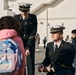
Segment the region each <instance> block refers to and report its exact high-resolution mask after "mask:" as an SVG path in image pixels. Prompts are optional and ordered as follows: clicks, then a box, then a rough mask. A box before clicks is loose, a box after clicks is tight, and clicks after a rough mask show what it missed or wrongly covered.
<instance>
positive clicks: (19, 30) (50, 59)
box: [0, 3, 76, 75]
mask: <svg viewBox="0 0 76 75" xmlns="http://www.w3.org/2000/svg"><path fill="white" fill-rule="evenodd" d="M30 6H31V4H28V3H20V4H19V10H20V11H21V13H20V14H18V15H15V16H14V17H11V16H4V17H2V18H0V40H4V39H7V38H12V39H13V40H14V41H16V42H17V43H18V45H19V47H20V51H21V53H22V58H23V60H22V65H21V67H20V69H19V70H18V71H17V70H16V71H14V72H13V73H12V74H11V75H26V67H25V65H26V61H27V71H28V72H27V73H28V75H35V35H36V33H37V17H36V15H34V14H30V13H29V12H30ZM64 29H65V27H63V26H61V25H55V26H52V27H51V29H50V33H51V38H52V40H53V42H49V43H48V44H47V46H46V53H45V58H44V60H43V62H42V63H41V64H40V65H39V66H38V71H39V72H47V75H74V73H75V68H74V67H73V61H74V57H75V48H76V47H75V44H76V42H75V43H74V40H76V37H75V39H73V44H71V43H69V42H65V41H64V40H63V30H64ZM72 33H73V32H72ZM75 36H76V34H75ZM44 47H45V46H44ZM49 65H50V66H49Z"/></svg>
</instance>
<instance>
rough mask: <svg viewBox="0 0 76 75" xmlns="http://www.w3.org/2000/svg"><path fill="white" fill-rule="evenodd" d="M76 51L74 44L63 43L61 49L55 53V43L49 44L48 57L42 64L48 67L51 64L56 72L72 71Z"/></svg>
mask: <svg viewBox="0 0 76 75" xmlns="http://www.w3.org/2000/svg"><path fill="white" fill-rule="evenodd" d="M74 52H75V50H74V47H73V45H72V44H70V43H68V42H65V41H62V43H61V45H60V47H59V48H58V50H56V52H54V43H53V42H50V43H48V44H47V48H46V56H45V59H44V61H43V62H42V64H44V65H45V66H48V65H50V64H51V67H52V66H53V67H54V69H55V71H58V70H60V69H62V68H67V69H70V68H71V67H72V63H73V60H74V56H75V54H74Z"/></svg>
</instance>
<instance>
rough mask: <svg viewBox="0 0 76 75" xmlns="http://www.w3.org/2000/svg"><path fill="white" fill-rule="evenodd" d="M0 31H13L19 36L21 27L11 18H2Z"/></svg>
mask: <svg viewBox="0 0 76 75" xmlns="http://www.w3.org/2000/svg"><path fill="white" fill-rule="evenodd" d="M2 29H14V30H16V31H17V33H18V35H20V30H21V25H20V23H19V22H18V21H17V20H16V19H15V18H14V17H12V16H4V17H2V18H1V19H0V30H2Z"/></svg>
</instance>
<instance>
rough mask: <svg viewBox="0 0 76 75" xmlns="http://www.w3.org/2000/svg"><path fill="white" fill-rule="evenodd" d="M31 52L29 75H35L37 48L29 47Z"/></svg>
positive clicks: (28, 65)
mask: <svg viewBox="0 0 76 75" xmlns="http://www.w3.org/2000/svg"><path fill="white" fill-rule="evenodd" d="M29 51H30V55H28V56H27V73H28V74H27V75H35V46H34V47H29ZM25 75H26V74H25Z"/></svg>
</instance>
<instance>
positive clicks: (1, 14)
mask: <svg viewBox="0 0 76 75" xmlns="http://www.w3.org/2000/svg"><path fill="white" fill-rule="evenodd" d="M7 15H9V16H14V12H11V11H8V10H0V18H1V17H2V16H7Z"/></svg>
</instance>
